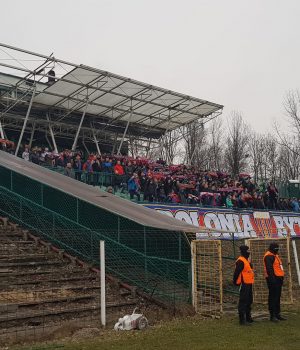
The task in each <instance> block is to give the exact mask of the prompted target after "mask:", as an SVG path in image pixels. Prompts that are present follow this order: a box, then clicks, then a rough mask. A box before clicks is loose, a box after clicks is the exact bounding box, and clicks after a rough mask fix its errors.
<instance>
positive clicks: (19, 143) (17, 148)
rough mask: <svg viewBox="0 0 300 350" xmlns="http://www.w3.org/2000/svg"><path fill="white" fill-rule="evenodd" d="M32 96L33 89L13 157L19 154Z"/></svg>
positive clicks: (33, 94)
mask: <svg viewBox="0 0 300 350" xmlns="http://www.w3.org/2000/svg"><path fill="white" fill-rule="evenodd" d="M34 96H35V87H34V89H33V92H32V95H31V99H30V102H29V106H28V109H27V113H26V117H25V119H24V123H23V127H22V130H21V134H20V137H19V141H18V144H17V147H16V151H15V156H17V155H18V152H19V148H20V145H21V141H22V138H23V135H24V131H25V128H26V124H27V121H28V118H29V114H30V111H31V107H32V102H33V99H34Z"/></svg>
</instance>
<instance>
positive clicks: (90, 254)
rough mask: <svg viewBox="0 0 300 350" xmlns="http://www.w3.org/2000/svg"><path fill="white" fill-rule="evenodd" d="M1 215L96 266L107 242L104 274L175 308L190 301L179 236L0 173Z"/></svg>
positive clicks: (185, 247) (185, 250) (185, 251)
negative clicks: (178, 304) (174, 304)
mask: <svg viewBox="0 0 300 350" xmlns="http://www.w3.org/2000/svg"><path fill="white" fill-rule="evenodd" d="M0 185H1V187H0V208H1V212H2V214H3V215H6V216H8V217H9V218H11V219H12V220H13V221H14V222H16V223H19V224H20V225H22V226H24V227H26V228H29V229H31V230H34V231H35V232H36V233H37V234H38V235H39V236H40V237H42V238H44V239H45V240H47V241H49V242H52V243H53V244H55V245H57V246H58V247H60V248H62V249H65V250H66V251H68V252H70V253H71V254H73V255H76V256H78V257H80V258H81V259H83V260H85V261H88V262H90V263H91V264H93V263H94V264H98V263H99V258H98V247H99V241H100V240H105V241H106V256H107V272H108V273H110V274H112V275H114V276H116V277H118V278H119V279H121V280H122V281H124V282H127V283H130V284H132V285H135V286H137V287H138V288H140V289H142V290H144V291H146V292H150V291H152V289H153V288H154V287H155V292H154V297H157V298H161V299H163V300H165V301H171V302H172V303H175V302H177V301H180V302H188V301H190V285H191V272H190V246H189V242H188V240H187V239H186V236H185V235H184V233H182V232H173V231H167V230H159V229H153V228H150V227H146V226H142V225H139V224H137V223H135V222H133V221H131V220H129V219H126V218H124V217H121V216H118V215H116V214H113V213H110V212H108V211H106V210H104V209H102V208H99V207H97V206H94V205H92V204H90V203H87V202H85V201H83V200H81V199H79V198H75V197H73V196H71V195H69V194H67V193H64V192H62V191H59V190H56V189H54V188H52V187H49V186H47V185H44V184H42V183H39V182H37V181H35V180H33V179H31V178H28V177H25V176H23V175H21V174H18V173H15V172H13V171H11V170H9V169H6V168H4V167H0Z"/></svg>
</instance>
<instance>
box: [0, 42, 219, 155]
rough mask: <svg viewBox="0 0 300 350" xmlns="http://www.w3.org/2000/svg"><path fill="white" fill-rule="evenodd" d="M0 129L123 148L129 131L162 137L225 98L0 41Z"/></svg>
mask: <svg viewBox="0 0 300 350" xmlns="http://www.w3.org/2000/svg"><path fill="white" fill-rule="evenodd" d="M0 66H1V67H2V72H0V133H1V135H0V136H1V137H2V138H4V137H5V131H6V130H7V131H9V130H13V131H15V132H19V137H18V139H19V140H18V145H17V149H16V153H17V152H18V149H19V147H20V144H21V142H22V139H23V136H24V134H26V135H27V138H28V140H29V143H30V144H31V143H32V140H33V138H34V135H35V134H36V133H40V134H42V135H45V138H46V139H47V137H48V136H50V137H51V140H52V144H53V147H54V149H55V150H56V151H57V140H62V139H66V140H67V139H68V140H69V141H70V142H71V144H72V149H73V150H75V149H76V147H77V144H78V142H79V141H81V142H82V143H83V144H84V140H87V141H88V142H92V143H95V145H96V148H97V151H98V152H99V153H101V149H100V148H101V147H102V146H103V145H104V146H105V145H106V146H107V147H109V148H110V149H113V150H115V151H117V153H121V152H122V150H123V148H122V147H123V146H124V144H125V143H126V142H127V141H128V140H129V139H130V138H134V140H136V141H139V142H140V144H141V146H143V145H144V147H146V146H145V145H147V147H149V142H152V143H153V142H154V143H155V142H159V140H161V139H162V138H163V137H164V135H166V133H168V132H171V131H173V130H175V129H177V128H180V127H182V126H185V125H188V124H189V123H192V122H194V121H196V120H199V119H201V120H202V121H203V122H205V121H207V120H210V119H212V118H215V117H216V116H218V115H220V114H221V113H222V108H223V106H221V105H219V104H215V103H211V102H208V101H205V100H201V99H198V98H194V97H191V96H187V95H183V94H180V93H176V92H173V91H170V90H166V89H162V88H159V87H156V86H153V85H149V84H145V83H142V82H139V81H136V80H133V79H129V78H125V77H122V76H119V75H116V74H113V73H110V72H107V71H103V70H100V69H96V68H92V67H89V66H85V65H82V64H80V65H77V64H74V63H70V62H66V61H63V60H60V59H57V58H56V57H54V56H53V54H50V55H41V54H37V53H34V52H30V51H27V50H23V49H20V48H16V47H12V46H9V45H6V44H0Z"/></svg>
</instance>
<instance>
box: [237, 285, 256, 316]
mask: <svg viewBox="0 0 300 350" xmlns="http://www.w3.org/2000/svg"><path fill="white" fill-rule="evenodd" d="M252 303H253V293H252V284H245V283H243V284H242V285H241V288H240V299H239V304H238V311H239V314H250V313H251V305H252Z"/></svg>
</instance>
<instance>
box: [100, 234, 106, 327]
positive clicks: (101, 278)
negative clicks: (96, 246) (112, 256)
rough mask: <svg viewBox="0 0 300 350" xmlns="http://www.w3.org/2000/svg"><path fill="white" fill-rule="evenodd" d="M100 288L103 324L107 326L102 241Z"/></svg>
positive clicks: (101, 242) (102, 243) (101, 245)
mask: <svg viewBox="0 0 300 350" xmlns="http://www.w3.org/2000/svg"><path fill="white" fill-rule="evenodd" d="M100 284H101V285H100V288H101V289H100V290H101V324H102V326H103V327H105V326H106V301H105V246H104V241H100Z"/></svg>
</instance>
